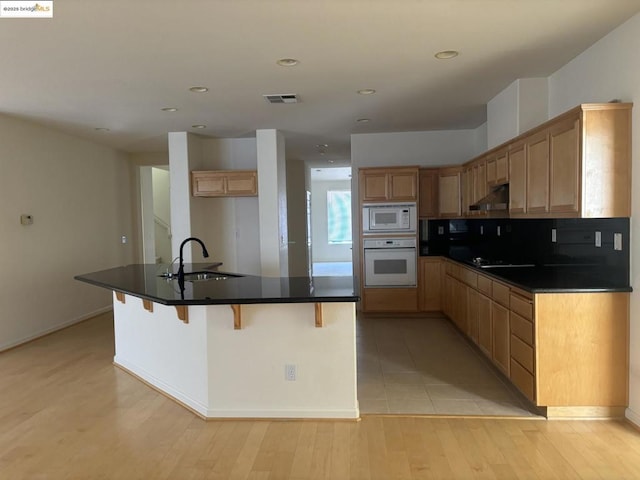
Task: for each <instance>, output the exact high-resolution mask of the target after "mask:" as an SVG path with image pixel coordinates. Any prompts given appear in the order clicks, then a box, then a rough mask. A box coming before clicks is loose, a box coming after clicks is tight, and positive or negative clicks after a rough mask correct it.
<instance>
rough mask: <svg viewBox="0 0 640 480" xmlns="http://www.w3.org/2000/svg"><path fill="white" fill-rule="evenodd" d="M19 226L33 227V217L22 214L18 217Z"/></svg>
mask: <svg viewBox="0 0 640 480" xmlns="http://www.w3.org/2000/svg"><path fill="white" fill-rule="evenodd" d="M20 224H21V225H33V216H31V215H28V214H26V213H23V214H22V215H20Z"/></svg>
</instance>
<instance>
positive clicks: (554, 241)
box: [551, 228, 558, 243]
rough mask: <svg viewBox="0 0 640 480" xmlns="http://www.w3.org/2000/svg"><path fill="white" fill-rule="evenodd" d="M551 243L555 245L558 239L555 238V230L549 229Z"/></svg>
mask: <svg viewBox="0 0 640 480" xmlns="http://www.w3.org/2000/svg"><path fill="white" fill-rule="evenodd" d="M551 241H552V242H553V243H556V242H557V241H558V237H557V234H556V229H555V228H552V229H551Z"/></svg>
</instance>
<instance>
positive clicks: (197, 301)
mask: <svg viewBox="0 0 640 480" xmlns="http://www.w3.org/2000/svg"><path fill="white" fill-rule="evenodd" d="M166 270H167V265H155V264H133V265H127V266H125V267H117V268H111V269H108V270H102V271H99V272H93V273H87V274H85V275H77V276H75V277H74V278H75V279H76V280H80V281H81V282H86V283H90V284H92V285H96V286H99V287H104V288H108V289H110V290H115V291H118V292H123V293H126V294H129V295H133V296H136V297H140V298H144V299H146V300H151V301H153V302H156V303H160V304H164V305H227V304H249V303H254V304H255V303H317V302H320V303H324V302H357V301H358V300H359V299H360V298H359V297H358V296H357V295H356V294H355V288H354V279H353V277H261V276H255V275H243V276H239V277H228V278H226V279H224V280H206V281H196V282H189V281H187V282H185V286H184V290H183V291H180V287H179V285H178V281H177V279H168V278H163V277H161V276H160V275H161V274H162V273H163V272H165V271H166ZM207 270H210V271H218V270H217V265H216V264H211V263H201V264H185V272H199V271H207ZM220 273H225V272H220Z"/></svg>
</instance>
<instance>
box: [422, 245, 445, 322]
mask: <svg viewBox="0 0 640 480" xmlns="http://www.w3.org/2000/svg"><path fill="white" fill-rule="evenodd" d="M441 267H442V258H441V257H420V259H419V260H418V273H419V277H418V308H419V309H420V311H421V312H437V311H440V310H442V302H441V297H442V272H441Z"/></svg>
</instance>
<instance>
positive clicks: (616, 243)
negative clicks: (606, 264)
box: [613, 233, 622, 250]
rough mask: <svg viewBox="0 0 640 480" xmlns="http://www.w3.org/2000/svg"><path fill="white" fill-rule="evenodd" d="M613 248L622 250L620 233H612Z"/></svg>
mask: <svg viewBox="0 0 640 480" xmlns="http://www.w3.org/2000/svg"><path fill="white" fill-rule="evenodd" d="M613 249H614V250H622V234H621V233H614V234H613Z"/></svg>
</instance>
